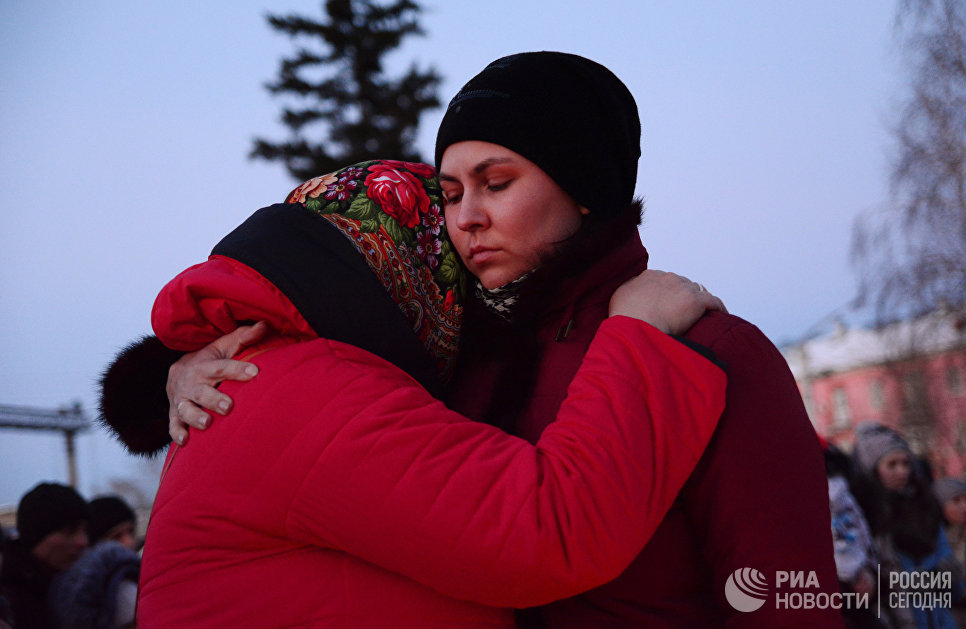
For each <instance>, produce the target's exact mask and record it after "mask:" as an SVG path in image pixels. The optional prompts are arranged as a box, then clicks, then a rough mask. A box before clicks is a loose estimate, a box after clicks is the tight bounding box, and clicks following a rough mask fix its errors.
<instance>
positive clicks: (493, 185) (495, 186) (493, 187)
mask: <svg viewBox="0 0 966 629" xmlns="http://www.w3.org/2000/svg"><path fill="white" fill-rule="evenodd" d="M512 182H513V180H512V179H507V180H506V181H501V182H487V184H486V189H487V190H489V191H490V192H500V191H501V190H506V189H507V188H508V187H510V184H511V183H512Z"/></svg>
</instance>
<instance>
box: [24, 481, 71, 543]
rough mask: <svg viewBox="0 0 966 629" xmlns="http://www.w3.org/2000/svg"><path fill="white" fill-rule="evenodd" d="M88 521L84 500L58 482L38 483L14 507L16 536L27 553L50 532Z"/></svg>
mask: <svg viewBox="0 0 966 629" xmlns="http://www.w3.org/2000/svg"><path fill="white" fill-rule="evenodd" d="M87 521H88V512H87V501H85V500H84V499H83V498H81V495H80V494H78V493H77V492H76V491H75V490H74V489H73V488H72V487H68V486H66V485H61V484H59V483H40V484H39V485H37V486H36V487H34V488H33V489H31V490H30V491H28V492H27V493H26V494H25V495H24V497H23V498H21V499H20V505H19V506H18V507H17V533H18V534H19V535H20V541H21V543H22V544H23V545H24V546H25V547H26V548H28V549H30V550H33V548H34V547H35V546H36V545H37V544H39V543H40V542H42V541H43V539H44V538H45V537H47V536H48V535H50V534H51V533H53V532H55V531H59V530H61V529H65V528H73V527H75V526H77V525H78V524H80V523H81V522H87Z"/></svg>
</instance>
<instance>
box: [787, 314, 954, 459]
mask: <svg viewBox="0 0 966 629" xmlns="http://www.w3.org/2000/svg"><path fill="white" fill-rule="evenodd" d="M964 324H966V321H964V320H963V319H962V316H961V314H960V315H958V316H957V315H954V314H952V313H950V312H948V311H946V310H937V311H935V312H933V313H930V314H928V315H926V316H923V317H920V318H918V319H915V320H913V321H903V322H899V323H894V324H890V325H887V326H884V327H881V328H875V329H872V328H851V329H849V328H846V327H844V326H842V325H838V326H836V329H835V331H833V332H832V333H831V334H828V335H826V336H822V337H818V338H814V339H810V340H808V341H804V342H802V343H799V344H797V345H794V346H788V347H785V348H783V350H782V353H783V354H784V355H785V358H786V360H787V361H788V364H789V366H790V367H791V369H792V373H793V374H794V375H795V379H796V380H797V381H798V386H799V390H800V391H801V392H802V398H803V399H804V400H805V406H806V408H807V409H808V413H809V417H810V418H811V420H812V423H813V424H814V425H815V428H816V430H817V431H818V432H819V434H821V435H822V436H823V437H825V438H826V439H828V440H829V441H831V442H832V443H835V444H837V445H839V446H840V447H842V448H843V449H844V450H846V451H850V450H851V446H852V442H853V431H854V428H855V426H857V425H858V424H860V423H862V422H864V421H875V422H878V423H881V424H885V425H887V426H891V427H893V428H895V429H897V430H899V431H900V432H901V433H902V434H904V435H905V436H906V438H907V439H908V440H909V443H910V445H911V446H912V447H913V450H914V451H915V452H916V453H917V454H919V455H922V456H925V457H927V458H928V459H929V460H930V462H931V463H932V465H933V468H934V471H935V473H936V475H937V476H947V475H962V474H963V473H964V472H966V325H964Z"/></svg>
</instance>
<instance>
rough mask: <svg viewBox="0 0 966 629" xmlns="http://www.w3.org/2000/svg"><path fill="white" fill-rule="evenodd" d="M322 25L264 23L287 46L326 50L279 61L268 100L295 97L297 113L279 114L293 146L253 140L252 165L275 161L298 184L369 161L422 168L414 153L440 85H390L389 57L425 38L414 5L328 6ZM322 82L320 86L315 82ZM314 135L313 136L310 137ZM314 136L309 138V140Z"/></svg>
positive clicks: (411, 75)
mask: <svg viewBox="0 0 966 629" xmlns="http://www.w3.org/2000/svg"><path fill="white" fill-rule="evenodd" d="M324 9H325V19H324V20H323V21H321V22H319V21H314V20H312V19H309V18H306V17H302V16H297V15H288V16H278V15H269V16H268V18H267V19H268V22H269V23H270V24H271V26H272V28H273V29H275V30H278V31H281V32H283V33H285V34H287V35H288V36H289V37H291V38H293V39H294V38H303V39H309V40H313V39H314V40H317V43H321V44H322V46H321V48H322V49H323V50H321V51H319V52H316V51H312V50H310V49H308V48H305V47H300V48H299V49H298V50H297V52H296V54H295V56H294V57H291V58H285V59H283V60H282V62H281V65H280V68H279V74H278V78H277V79H276V80H275V81H274V82H272V83H268V84H266V87H267V89H268V90H269V91H270V92H271V93H272V94H285V95H294V96H295V97H297V100H298V101H299V102H300V104H302V107H301V108H289V107H284V108H283V114H282V122H283V123H284V124H285V125H286V126H287V127H288V128H289V129H290V130H291V131H292V139H290V140H288V141H284V142H271V141H268V140H264V139H262V138H256V139H255V145H254V147H253V148H252V152H251V153H250V155H249V157H251V158H261V159H267V160H280V161H283V162H284V163H285V166H286V168H287V169H288V171H289V172H290V173H292V175H293V176H294V177H295V178H296V179H298V180H300V181H302V180H305V179H309V178H311V177H315V176H318V175H320V174H323V173H328V172H332V171H334V170H336V169H338V168H340V167H342V166H345V165H347V164H352V163H356V162H360V161H364V160H367V159H378V158H387V159H400V160H405V161H421V158H420V155H419V153H418V151H417V150H416V149H415V147H414V146H413V144H414V142H415V139H416V129H417V127H418V125H419V117H420V115H421V114H422V112H423V111H425V110H426V109H431V108H434V107H438V106H439V100H438V98H437V95H436V91H437V87H438V85H439V82H440V77H439V75H438V74H437V73H436V71H435V70H434V69H433V68H429V69H427V70H420V69H418V68H417V67H416V64H415V63H413V64H411V65H410V67H409V70H408V72H407V73H406V74H405V75H403V76H401V77H399V78H391V77H387V76H385V74H384V72H383V60H384V57H385V55H386V54H387V53H389V52H390V51H392V50H394V49H395V48H397V47H399V45H400V43H401V42H402V40H403V39H404V38H405V37H407V36H408V35H422V34H423V31H422V29H420V27H419V25H418V23H417V21H416V17H417V16H418V14H419V13H420V11H421V9H420V7H419V5H418V4H417V3H416V2H413V1H412V0H397V1H396V2H393V3H391V4H388V5H385V4H378V3H376V2H373V1H372V0H326V2H325V5H324ZM320 76H321V77H322V78H318V77H320ZM310 127H311V130H310ZM310 131H311V132H310Z"/></svg>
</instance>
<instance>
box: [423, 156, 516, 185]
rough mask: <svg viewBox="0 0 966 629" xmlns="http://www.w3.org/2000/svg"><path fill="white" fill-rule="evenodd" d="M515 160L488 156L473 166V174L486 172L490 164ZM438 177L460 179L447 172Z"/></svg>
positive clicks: (441, 178)
mask: <svg viewBox="0 0 966 629" xmlns="http://www.w3.org/2000/svg"><path fill="white" fill-rule="evenodd" d="M513 161H514V160H513V158H512V157H487V158H486V159H484V160H483V161H481V162H480V163H479V164H477V165H476V166H474V167H473V174H474V175H479V174H480V173H482V172H484V171H485V170H486V169H487V168H489V167H490V166H497V165H499V164H507V163H512V162H513ZM438 179H439V180H440V181H459V180H458V179H457V178H456V177H453V176H452V175H447V174H446V173H439V175H438Z"/></svg>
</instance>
